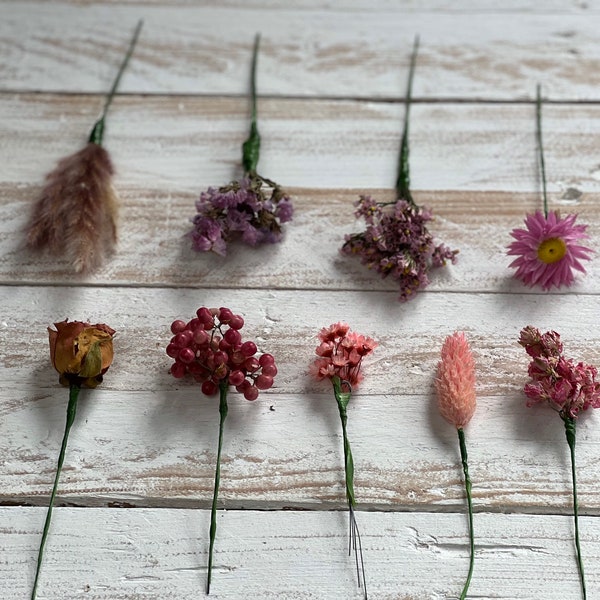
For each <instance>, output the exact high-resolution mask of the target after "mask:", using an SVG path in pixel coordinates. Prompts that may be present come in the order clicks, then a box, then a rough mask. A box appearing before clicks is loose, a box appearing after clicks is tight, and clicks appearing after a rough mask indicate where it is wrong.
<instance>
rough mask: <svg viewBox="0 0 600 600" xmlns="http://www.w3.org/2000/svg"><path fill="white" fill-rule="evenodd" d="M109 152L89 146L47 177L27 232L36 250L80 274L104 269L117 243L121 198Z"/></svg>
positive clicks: (61, 162)
mask: <svg viewBox="0 0 600 600" xmlns="http://www.w3.org/2000/svg"><path fill="white" fill-rule="evenodd" d="M112 175H113V167H112V163H111V160H110V156H109V155H108V152H107V151H106V150H105V149H104V148H102V146H99V145H98V144H94V143H89V144H87V146H85V147H84V148H83V149H82V150H80V151H79V152H76V153H75V154H72V155H71V156H67V157H65V158H63V159H62V160H61V161H60V162H59V163H58V165H57V166H56V168H55V169H54V170H53V171H51V172H50V173H49V174H48V175H47V176H46V185H45V187H44V189H43V190H42V193H41V195H40V197H39V199H38V201H37V202H36V205H35V207H34V210H33V214H32V216H31V219H30V220H29V223H28V224H27V230H26V236H27V237H26V241H27V245H28V246H29V247H30V248H32V249H34V250H44V249H45V250H47V251H48V252H50V254H52V255H55V256H61V257H63V258H65V259H66V260H68V261H69V262H70V263H71V264H72V265H73V268H74V270H75V271H76V272H78V273H83V272H89V271H91V270H93V269H95V268H97V267H99V266H100V265H101V264H102V262H103V260H104V258H105V256H106V255H108V254H110V253H112V251H113V250H114V245H115V242H116V238H117V236H116V225H115V214H116V195H115V192H114V189H113V186H112V181H111V178H112Z"/></svg>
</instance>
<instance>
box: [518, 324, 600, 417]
mask: <svg viewBox="0 0 600 600" xmlns="http://www.w3.org/2000/svg"><path fill="white" fill-rule="evenodd" d="M519 344H521V346H523V347H524V348H525V350H526V352H527V354H529V356H531V357H532V360H531V362H530V363H529V369H528V373H529V377H530V378H531V381H530V382H529V383H527V384H526V385H525V387H524V392H525V395H526V396H527V398H528V400H527V406H533V405H534V404H539V403H548V404H549V405H550V406H551V407H552V408H554V409H555V410H556V411H558V412H559V413H560V415H561V417H562V418H563V419H564V418H572V419H575V418H577V416H578V414H579V412H580V411H582V410H587V409H588V408H599V407H600V382H598V381H596V377H597V375H598V371H597V369H596V367H594V366H592V365H586V364H584V363H582V362H579V363H575V362H574V361H573V360H572V359H567V358H565V357H564V355H563V345H562V343H561V342H560V335H559V334H558V333H556V332H555V331H548V332H546V333H544V334H542V333H541V332H540V331H539V330H538V329H536V328H535V327H531V326H527V327H525V328H524V329H523V330H522V331H521V336H520V338H519Z"/></svg>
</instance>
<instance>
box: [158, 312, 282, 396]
mask: <svg viewBox="0 0 600 600" xmlns="http://www.w3.org/2000/svg"><path fill="white" fill-rule="evenodd" d="M243 326H244V319H243V318H242V317H241V316H240V315H235V314H233V312H232V311H231V310H230V309H229V308H224V307H223V308H210V309H209V308H206V307H205V306H203V307H201V308H199V309H198V310H197V311H196V317H194V318H193V319H192V320H191V321H189V322H188V323H186V322H185V321H181V320H179V319H178V320H176V321H173V323H172V324H171V332H172V333H173V334H174V335H173V337H172V338H171V341H170V342H169V345H168V346H167V354H168V355H169V356H170V357H171V358H173V359H174V360H175V362H174V363H173V364H172V365H171V369H170V373H171V375H173V377H176V378H178V379H179V378H181V377H184V376H185V375H186V374H189V375H191V376H192V377H193V378H194V379H195V380H196V381H197V382H199V383H202V392H203V393H204V394H206V395H207V396H212V395H214V394H216V393H217V391H218V390H219V386H220V385H222V384H224V383H225V384H230V385H232V386H234V387H235V388H236V390H237V391H238V392H240V393H242V394H244V397H245V398H246V400H256V398H257V397H258V394H259V390H268V389H269V388H270V387H271V386H272V385H273V378H274V377H275V375H277V367H276V366H275V359H274V358H273V356H272V355H271V354H262V355H261V356H260V357H257V356H256V353H257V350H258V349H257V347H256V344H255V343H254V342H251V341H246V342H244V341H242V335H241V334H240V330H241V329H242V327H243Z"/></svg>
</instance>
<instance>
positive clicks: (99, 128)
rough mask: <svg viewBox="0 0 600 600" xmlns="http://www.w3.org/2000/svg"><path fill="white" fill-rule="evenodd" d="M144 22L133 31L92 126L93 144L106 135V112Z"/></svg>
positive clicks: (100, 141)
mask: <svg viewBox="0 0 600 600" xmlns="http://www.w3.org/2000/svg"><path fill="white" fill-rule="evenodd" d="M143 24H144V22H143V21H142V20H140V21H139V22H138V24H137V26H136V28H135V31H134V32H133V37H132V38H131V42H129V48H128V49H127V53H126V54H125V58H124V59H123V62H122V63H121V66H120V67H119V71H118V73H117V76H116V77H115V80H114V82H113V85H112V87H111V88H110V92H109V93H108V96H107V97H106V101H105V102H104V108H103V109H102V115H101V116H100V118H99V119H98V120H97V121H96V123H95V124H94V127H93V128H92V132H91V133H90V137H89V141H90V142H91V143H93V144H98V145H99V146H100V145H102V138H103V136H104V121H105V119H106V113H107V112H108V108H109V107H110V105H111V103H112V101H113V98H114V95H115V93H116V92H117V87H118V86H119V82H120V81H121V76H122V75H123V72H124V71H125V69H126V67H127V64H128V63H129V59H130V58H131V55H132V54H133V49H134V48H135V45H136V43H137V40H138V37H139V35H140V31H141V29H142V25H143Z"/></svg>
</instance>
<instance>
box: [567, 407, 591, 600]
mask: <svg viewBox="0 0 600 600" xmlns="http://www.w3.org/2000/svg"><path fill="white" fill-rule="evenodd" d="M563 420H564V422H565V434H566V436H567V444H569V449H570V450H571V475H572V477H573V516H574V518H575V547H576V548H577V566H578V567H579V579H580V580H581V591H582V593H583V600H586V599H587V592H586V589H585V575H584V573H583V559H582V557H581V545H580V543H579V505H578V503H577V477H576V475H575V427H576V424H577V422H576V421H575V419H574V418H573V417H563Z"/></svg>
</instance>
